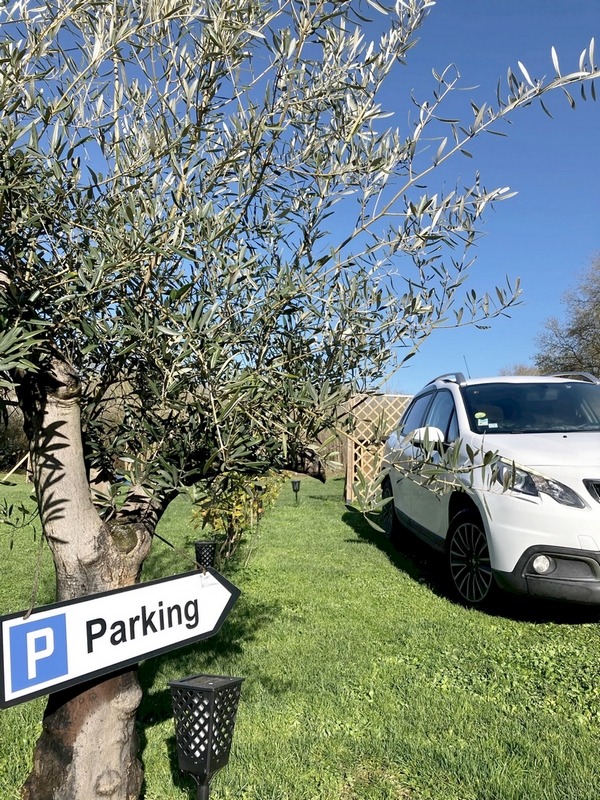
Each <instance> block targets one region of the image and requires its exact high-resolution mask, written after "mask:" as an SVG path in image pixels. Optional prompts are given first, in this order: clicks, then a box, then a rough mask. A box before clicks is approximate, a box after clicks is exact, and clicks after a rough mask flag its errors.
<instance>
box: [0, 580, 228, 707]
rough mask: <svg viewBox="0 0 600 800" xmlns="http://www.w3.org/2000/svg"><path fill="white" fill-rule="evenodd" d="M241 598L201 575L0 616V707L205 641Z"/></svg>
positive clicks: (225, 584) (222, 581)
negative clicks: (30, 611)
mask: <svg viewBox="0 0 600 800" xmlns="http://www.w3.org/2000/svg"><path fill="white" fill-rule="evenodd" d="M239 593H240V592H239V589H237V588H236V587H235V586H234V585H233V584H231V583H229V581H227V580H226V579H225V578H224V577H223V576H222V575H219V573H218V572H216V571H215V570H213V569H209V570H207V572H206V573H202V572H200V571H199V570H196V571H194V572H187V573H184V574H182V575H173V576H172V577H170V578H165V579H163V580H158V581H149V582H148V583H141V584H138V585H136V586H128V587H127V588H125V589H117V590H115V591H112V592H102V593H100V594H95V595H89V596H88V597H81V598H77V599H76V600H71V601H69V602H66V603H55V604H54V605H51V606H45V607H43V608H38V609H35V610H34V611H33V612H32V613H31V614H25V613H24V612H22V613H18V614H9V615H7V616H5V617H0V664H1V673H0V708H6V707H8V706H11V705H15V704H16V703H21V702H23V701H25V700H31V699H33V698H34V697H38V696H39V695H41V694H47V693H49V692H53V691H57V690H58V689H62V688H65V687H66V686H71V685H73V684H76V683H81V682H82V681H84V680H89V679H90V678H94V677H98V676H101V675H105V674H109V673H111V672H114V671H115V670H117V669H121V668H123V667H126V666H129V665H132V664H136V663H137V662H138V661H142V660H143V659H145V658H148V657H150V656H155V655H159V654H161V653H166V652H169V651H170V650H174V649H175V648H177V647H182V646H184V645H186V644H191V643H193V642H197V641H200V640H201V639H206V638H207V637H209V636H212V635H213V634H215V633H216V632H217V631H218V630H219V628H220V627H221V625H222V624H223V622H224V620H225V618H226V617H227V615H228V614H229V612H230V610H231V608H232V607H233V604H234V603H235V601H236V600H237V598H238V596H239Z"/></svg>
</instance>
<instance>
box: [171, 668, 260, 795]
mask: <svg viewBox="0 0 600 800" xmlns="http://www.w3.org/2000/svg"><path fill="white" fill-rule="evenodd" d="M243 680H244V679H243V678H228V677H226V676H224V675H192V676H190V677H188V678H182V679H181V680H179V681H171V682H170V684H169V685H170V687H171V699H172V702H173V714H174V716H175V738H176V742H177V755H178V758H179V768H180V769H181V770H182V771H183V772H189V773H190V774H191V775H192V776H193V778H194V780H195V781H196V783H197V785H198V794H197V800H208V796H209V788H210V787H209V784H210V780H211V778H212V776H213V775H214V774H215V772H217V770H220V769H222V767H224V766H225V765H226V764H227V762H228V761H229V752H230V750H231V742H232V739H233V728H234V726H235V716H236V713H237V707H238V702H239V699H240V691H241V685H242V681H243Z"/></svg>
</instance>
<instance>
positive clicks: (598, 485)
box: [584, 480, 600, 503]
mask: <svg viewBox="0 0 600 800" xmlns="http://www.w3.org/2000/svg"><path fill="white" fill-rule="evenodd" d="M584 484H585V488H586V489H587V490H588V492H589V493H590V494H591V495H592V497H593V498H594V500H596V502H598V503H600V481H591V480H587V481H584Z"/></svg>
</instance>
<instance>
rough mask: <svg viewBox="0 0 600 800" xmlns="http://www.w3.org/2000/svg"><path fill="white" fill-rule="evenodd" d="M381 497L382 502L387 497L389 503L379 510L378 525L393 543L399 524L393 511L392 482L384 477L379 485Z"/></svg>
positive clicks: (396, 536)
mask: <svg viewBox="0 0 600 800" xmlns="http://www.w3.org/2000/svg"><path fill="white" fill-rule="evenodd" d="M381 497H382V498H383V499H384V500H385V499H386V498H388V497H389V498H390V499H389V502H387V503H386V504H385V505H384V506H383V507H382V509H381V512H380V514H379V524H380V525H381V527H382V528H383V531H384V533H385V535H386V536H387V538H388V539H391V540H392V541H394V540H395V539H397V538H398V533H399V530H400V523H399V522H398V518H397V517H396V511H395V510H394V492H393V490H392V482H391V480H390V479H389V478H388V477H385V478H384V479H383V483H382V484H381Z"/></svg>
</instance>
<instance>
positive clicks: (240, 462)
mask: <svg viewBox="0 0 600 800" xmlns="http://www.w3.org/2000/svg"><path fill="white" fill-rule="evenodd" d="M431 5H432V3H430V2H427V1H426V0H405V1H403V2H398V3H396V4H395V5H391V6H390V7H388V6H387V5H386V4H385V3H380V2H378V3H373V4H372V5H369V4H367V3H365V4H364V5H363V4H362V3H360V2H358V1H357V2H350V1H347V2H344V1H343V0H342V2H336V3H331V2H325V1H324V0H280V2H274V3H270V2H269V3H266V2H264V3H263V2H260V1H259V0H218V2H217V1H216V0H203V1H202V2H195V1H193V0H183V2H178V3H175V2H173V0H133V1H132V0H128V2H127V3H124V2H122V1H121V0H106V1H105V0H99V2H96V3H93V4H90V3H88V2H83V0H65V2H63V3H61V4H60V5H58V6H57V5H56V4H54V3H50V2H48V3H46V2H44V0H42V1H41V2H39V0H36V2H29V0H20V1H19V2H9V3H8V4H6V5H5V6H3V8H2V10H1V11H0V23H1V31H2V33H1V40H0V57H1V59H2V70H1V71H0V172H1V176H0V330H1V331H2V333H1V334H0V374H1V380H2V386H3V387H4V388H5V389H6V391H7V392H9V391H11V390H14V391H16V393H17V396H18V398H19V403H20V405H21V408H22V411H23V414H24V418H25V431H26V434H27V437H28V440H29V444H30V454H31V463H32V475H33V481H34V485H35V490H36V495H37V502H38V507H39V513H40V517H41V522H42V526H43V533H44V536H45V538H46V540H47V542H48V545H49V547H50V549H51V551H52V555H53V559H54V563H55V566H56V576H57V594H58V598H59V599H61V600H65V599H70V598H73V597H77V596H81V595H87V594H91V593H94V592H98V591H102V590H107V589H113V588H117V587H121V586H125V585H128V584H131V583H133V582H135V581H136V580H138V577H139V574H140V569H141V565H142V564H143V561H144V559H145V557H146V555H147V553H148V551H149V548H150V546H151V543H152V538H153V534H154V530H155V527H156V524H157V522H158V520H159V519H160V517H161V515H162V514H163V512H164V510H165V508H166V507H167V506H168V504H169V503H170V502H171V500H172V499H173V498H174V497H175V496H176V494H177V493H178V492H179V491H182V490H185V488H186V487H190V486H192V485H194V484H195V483H196V482H197V481H199V480H204V481H210V480H211V479H212V478H215V477H217V476H218V477H219V479H221V480H222V478H223V475H227V474H229V473H232V474H233V473H235V472H251V471H260V470H262V469H264V468H266V467H267V466H269V465H270V466H274V467H277V466H282V465H292V466H296V467H300V468H307V461H308V460H309V458H308V456H309V455H310V452H309V447H310V443H311V442H313V441H314V440H315V438H316V436H317V434H318V433H319V432H320V431H321V430H323V429H327V428H329V427H331V425H332V424H334V423H335V420H336V415H337V410H338V409H339V407H340V404H341V403H342V402H343V401H344V400H346V399H347V398H348V397H349V395H350V394H351V393H353V392H355V391H362V390H370V389H372V388H373V387H374V386H375V385H376V384H377V382H378V381H379V380H380V379H381V378H382V377H383V376H384V375H385V373H386V370H387V368H388V366H389V364H390V362H391V361H392V360H393V358H394V354H395V352H396V351H397V348H398V347H399V346H400V347H404V350H403V351H401V353H402V354H403V355H402V356H401V358H400V360H402V358H403V357H404V358H406V357H409V356H410V355H411V353H413V352H414V349H415V348H416V347H418V344H419V342H420V341H422V340H423V338H424V337H426V336H427V335H428V334H429V333H430V331H431V330H432V329H433V328H434V327H435V326H436V325H437V324H439V323H440V321H442V320H445V319H447V317H448V316H450V317H451V319H453V320H454V321H455V323H456V324H464V323H467V322H469V321H474V320H478V319H482V318H485V317H489V316H492V315H494V314H495V313H499V312H501V311H503V310H504V309H506V308H507V307H509V306H510V305H511V304H512V302H513V301H514V298H515V295H516V293H518V287H515V290H514V291H513V289H512V288H511V287H510V286H509V287H508V288H506V289H501V288H498V289H497V290H496V293H495V294H494V297H495V298H496V299H497V303H496V305H495V306H494V304H493V302H492V299H491V298H490V297H488V296H487V295H485V296H483V297H478V296H477V295H476V294H475V292H474V291H472V290H464V291H463V283H464V281H465V279H466V277H467V275H468V270H469V268H470V266H471V264H472V262H471V261H470V260H469V258H468V257H467V254H468V250H469V247H470V246H471V244H472V243H473V242H474V240H475V237H476V234H477V226H478V224H479V220H480V217H481V215H482V213H483V211H484V209H485V208H486V207H487V206H489V205H492V204H494V203H495V202H496V201H498V200H500V199H503V198H506V197H508V196H509V192H508V191H507V190H506V189H505V188H494V189H486V188H485V187H484V186H483V185H482V183H481V181H480V178H479V176H478V175H475V176H474V178H473V182H472V184H471V186H469V187H467V188H461V187H459V186H456V187H455V188H454V189H451V190H449V191H448V192H447V193H442V192H440V191H434V190H430V189H429V188H428V187H429V184H430V180H431V175H432V173H433V171H434V169H435V168H436V167H438V166H439V165H441V164H443V163H445V162H446V161H448V160H449V159H450V158H452V157H455V156H458V155H459V154H460V153H461V152H466V149H465V148H466V146H467V145H468V142H469V141H470V140H471V139H472V138H473V137H475V136H478V135H480V134H481V133H484V132H486V131H488V130H493V131H494V132H498V131H497V128H496V126H497V125H498V124H499V123H501V121H502V120H503V119H504V118H505V117H507V116H508V115H510V114H511V113H512V111H513V110H514V109H516V108H518V107H520V106H525V105H528V104H529V103H531V102H532V101H533V100H535V99H536V98H542V97H543V95H544V94H545V93H546V92H548V91H550V90H552V89H556V88H558V89H563V90H564V91H565V92H567V94H568V87H569V86H570V85H572V84H578V85H579V86H580V88H581V91H582V93H583V96H584V97H585V91H584V82H585V81H587V80H589V79H592V78H594V77H597V75H598V70H597V68H596V66H595V64H594V54H593V42H592V43H591V44H590V48H589V49H586V50H585V51H584V52H583V54H582V56H581V58H580V62H579V66H578V69H577V70H576V71H574V72H571V73H568V74H564V75H563V74H561V71H560V67H559V63H558V58H557V56H556V54H555V53H554V52H553V54H552V58H553V63H554V70H555V73H556V74H555V77H553V78H551V79H549V80H547V81H540V80H537V79H532V78H531V76H530V75H529V73H528V72H527V70H526V68H525V67H524V66H523V65H521V64H520V65H519V77H517V76H516V75H515V74H514V73H513V72H512V71H510V70H509V72H508V83H507V87H506V90H505V92H504V94H502V92H500V91H499V93H498V97H497V98H496V99H495V100H494V103H493V104H492V105H484V106H481V107H475V106H473V115H472V118H471V119H469V120H466V121H464V122H463V123H458V122H456V121H453V120H449V119H447V118H446V117H445V116H444V114H443V109H442V106H443V105H444V103H445V101H446V100H447V99H448V97H449V95H451V94H452V93H453V92H454V90H455V89H457V88H458V87H459V86H460V76H459V75H458V73H457V71H456V70H454V69H448V70H447V71H446V72H444V74H442V75H439V76H435V82H434V86H433V87H432V94H431V97H429V98H427V99H423V100H419V99H417V98H410V97H407V100H408V101H409V102H410V103H411V108H413V109H414V113H413V118H412V122H411V123H410V125H409V126H408V127H406V128H404V129H397V128H388V127H386V125H387V123H386V122H385V119H386V116H387V115H386V113H385V111H384V109H382V108H381V107H380V91H381V88H382V86H383V85H384V83H385V82H386V80H390V79H391V80H394V81H398V79H399V71H401V67H402V64H403V62H404V59H405V58H406V56H407V54H408V52H409V50H410V48H411V46H412V45H413V44H414V43H415V41H416V39H415V34H416V32H417V31H418V29H419V27H420V25H421V24H422V23H423V21H424V19H425V17H426V14H427V12H428V9H429V7H430V6H431ZM369 15H374V16H375V17H376V23H375V24H373V25H371V23H370V22H369ZM400 75H401V73H400ZM395 85H400V84H397V83H396V84H395ZM568 96H569V100H570V101H571V102H573V98H572V96H571V95H570V94H569V95H568ZM432 141H434V142H435V145H434V147H433V148H431V142H432ZM124 478H125V479H126V480H123V479H124ZM139 695H140V690H139V685H138V683H137V678H136V675H135V672H134V671H128V672H126V673H123V674H118V675H116V676H113V677H111V678H109V679H107V680H102V681H96V682H94V683H93V684H91V685H89V686H86V687H83V688H82V687H79V688H76V689H72V690H70V691H69V692H57V693H55V694H53V695H52V696H51V697H50V700H49V703H48V707H47V710H46V713H45V717H44V728H43V734H42V736H41V738H40V741H39V743H38V746H37V749H36V753H35V758H34V768H33V772H32V774H31V776H30V778H29V780H28V782H27V784H26V786H25V788H24V793H23V796H24V797H25V798H30V799H31V800H34V799H35V800H49V799H50V798H59V797H60V798H61V800H69V799H70V798H79V800H82V799H83V798H85V800H101V799H105V798H107V797H111V798H123V800H124V799H125V798H136V797H137V796H138V795H139V791H140V787H141V781H142V773H141V767H140V765H139V763H138V761H137V758H136V749H137V748H136V739H135V728H134V719H135V711H136V708H137V705H138V703H139V699H140V697H139Z"/></svg>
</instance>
